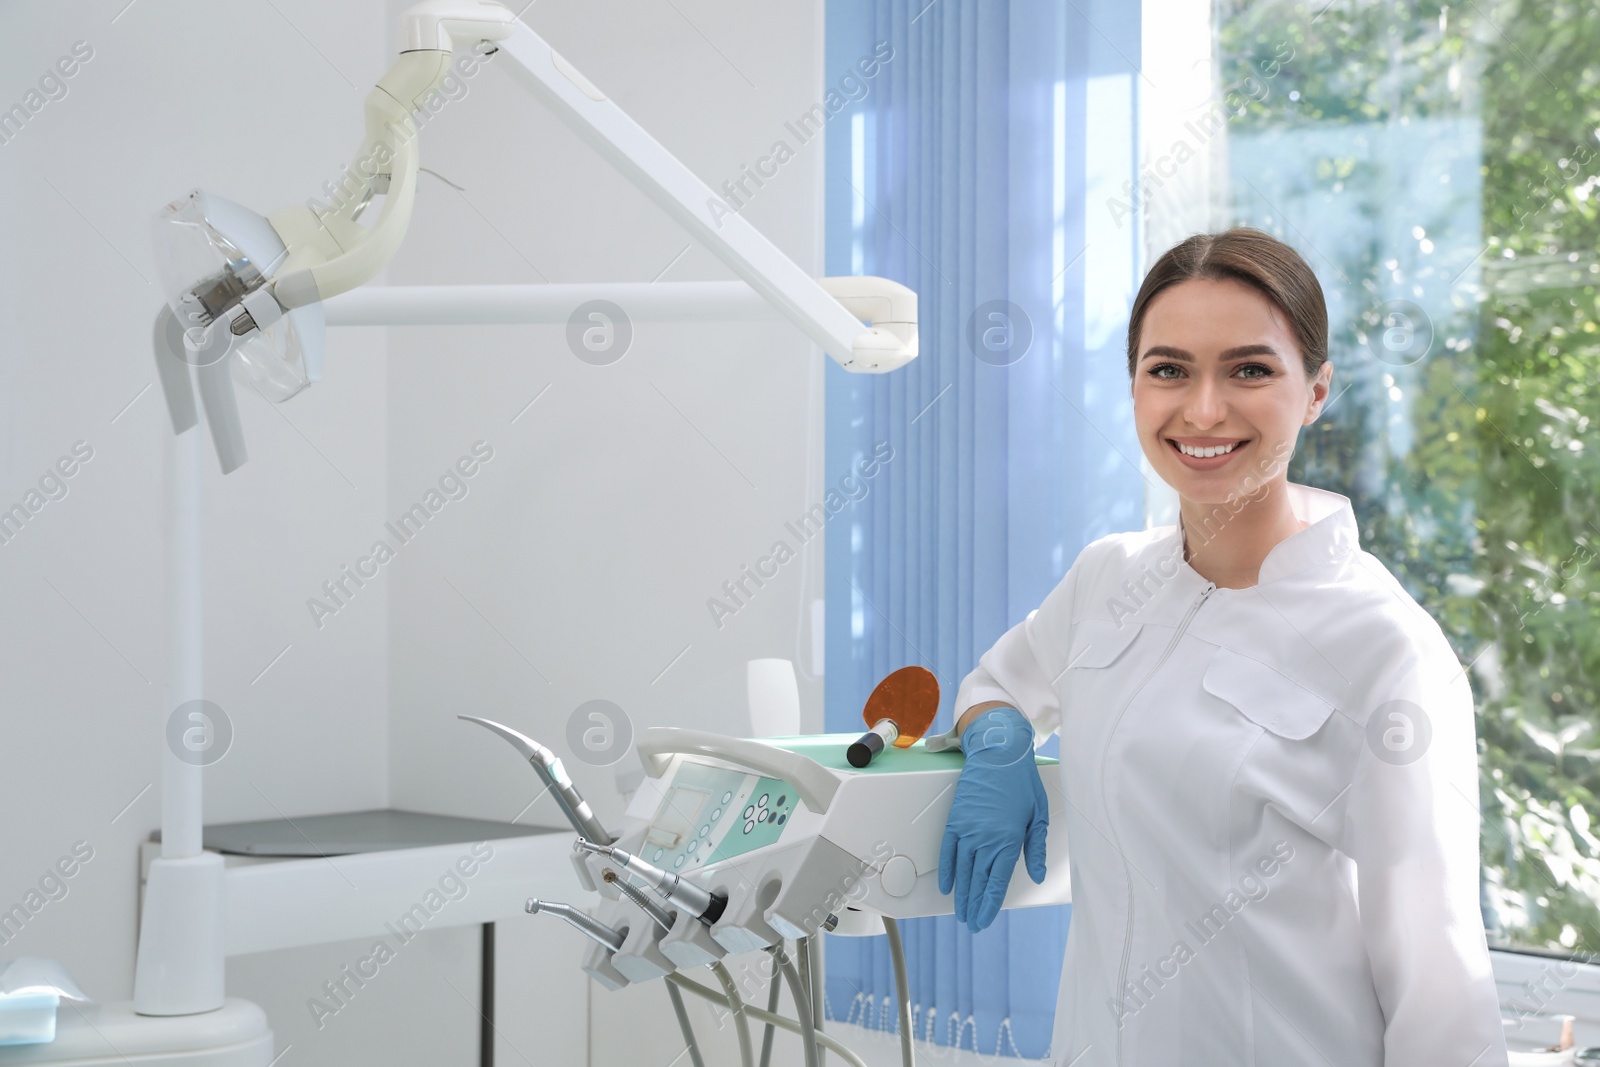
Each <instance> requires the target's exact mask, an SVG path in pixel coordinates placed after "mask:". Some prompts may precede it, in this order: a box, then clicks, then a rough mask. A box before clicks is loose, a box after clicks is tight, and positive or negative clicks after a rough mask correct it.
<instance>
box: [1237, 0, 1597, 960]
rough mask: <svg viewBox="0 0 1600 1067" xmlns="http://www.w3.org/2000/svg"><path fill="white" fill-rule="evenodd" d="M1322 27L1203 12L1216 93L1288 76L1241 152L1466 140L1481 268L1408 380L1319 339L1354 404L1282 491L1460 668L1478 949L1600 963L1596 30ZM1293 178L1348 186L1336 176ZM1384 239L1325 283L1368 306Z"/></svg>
mask: <svg viewBox="0 0 1600 1067" xmlns="http://www.w3.org/2000/svg"><path fill="white" fill-rule="evenodd" d="M1319 6H1320V5H1315V4H1313V5H1305V4H1303V3H1300V2H1298V0H1219V5H1218V18H1219V37H1220V57H1221V60H1220V61H1221V71H1220V74H1221V80H1222V84H1224V85H1233V84H1240V83H1244V84H1246V85H1248V84H1249V83H1248V82H1244V80H1245V79H1249V78H1251V77H1257V78H1259V77H1260V76H1261V73H1262V72H1265V71H1266V70H1268V69H1269V68H1267V67H1263V66H1262V65H1261V64H1262V63H1263V62H1269V63H1270V62H1271V61H1272V57H1273V55H1274V54H1275V47H1276V46H1277V45H1278V44H1279V43H1280V42H1288V43H1289V45H1290V46H1292V48H1293V54H1294V58H1293V59H1292V60H1290V61H1289V62H1288V63H1287V64H1286V65H1285V66H1284V68H1283V69H1282V70H1281V71H1280V72H1277V73H1276V74H1274V75H1273V76H1272V77H1271V78H1270V80H1268V81H1266V82H1265V85H1266V87H1267V91H1265V92H1261V93H1251V92H1248V91H1246V92H1244V93H1243V94H1242V95H1243V96H1244V99H1243V100H1242V102H1241V106H1240V107H1238V108H1237V109H1236V112H1235V115H1234V117H1233V129H1234V131H1235V132H1250V133H1273V132H1287V131H1295V130H1303V129H1306V128H1308V127H1315V126H1319V125H1326V124H1346V125H1348V124H1356V123H1367V124H1397V123H1398V124H1402V125H1403V124H1405V123H1408V122H1413V121H1416V120H1418V119H1422V118H1451V117H1456V118H1462V117H1464V118H1468V119H1473V120H1476V121H1478V122H1479V123H1481V130H1482V154H1483V159H1482V203H1481V215H1480V225H1481V228H1482V237H1481V245H1482V251H1481V254H1480V255H1479V257H1478V259H1477V260H1476V261H1474V263H1473V264H1472V265H1471V266H1470V268H1469V269H1467V270H1465V271H1464V272H1463V274H1462V276H1461V278H1460V279H1459V281H1458V282H1454V283H1453V284H1452V288H1451V292H1450V294H1449V295H1450V298H1451V303H1452V305H1453V306H1454V307H1455V308H1456V309H1457V312H1456V315H1455V317H1454V319H1453V320H1452V321H1449V322H1435V323H1434V326H1435V344H1434V346H1433V348H1432V350H1431V351H1430V352H1429V355H1428V356H1427V358H1426V359H1425V360H1423V361H1422V362H1421V363H1420V364H1419V365H1417V366H1415V367H1409V368H1405V371H1404V372H1403V373H1402V372H1398V371H1395V370H1394V369H1393V368H1391V367H1387V366H1385V365H1384V364H1383V363H1382V362H1380V361H1373V360H1367V361H1366V362H1365V363H1363V362H1362V361H1361V360H1359V359H1356V358H1354V356H1355V355H1356V354H1357V353H1359V352H1360V351H1361V350H1362V348H1363V345H1364V344H1365V343H1366V338H1365V333H1366V332H1367V331H1368V330H1370V329H1371V328H1372V327H1373V326H1374V324H1373V323H1371V322H1361V321H1355V322H1348V323H1342V322H1334V323H1332V338H1331V342H1332V343H1331V347H1332V349H1333V352H1334V364H1335V376H1336V380H1337V379H1338V376H1339V374H1340V372H1341V371H1344V372H1345V378H1346V379H1347V380H1348V381H1349V385H1350V391H1349V394H1348V395H1347V396H1346V397H1344V398H1343V399H1342V400H1341V401H1340V402H1339V403H1337V404H1335V405H1334V406H1333V407H1332V408H1331V409H1330V411H1329V417H1328V418H1327V419H1325V420H1323V421H1321V422H1319V423H1318V424H1316V425H1315V426H1314V427H1312V430H1314V431H1315V432H1308V434H1307V435H1306V438H1305V440H1304V441H1303V444H1302V447H1301V449H1300V453H1299V454H1298V455H1297V458H1296V463H1295V467H1293V468H1291V472H1290V473H1291V477H1293V478H1295V480H1298V481H1305V482H1308V483H1310V484H1313V485H1321V486H1326V487H1328V488H1331V489H1335V490H1337V491H1339V492H1343V493H1345V494H1346V495H1348V496H1349V497H1351V499H1352V501H1353V502H1354V504H1355V507H1356V513H1357V517H1358V519H1359V521H1360V524H1361V535H1362V542H1363V545H1364V546H1365V547H1366V548H1367V549H1368V550H1369V551H1371V552H1372V553H1373V554H1374V555H1376V556H1377V557H1378V558H1379V559H1381V560H1383V561H1384V563H1385V564H1387V565H1388V566H1389V568H1390V569H1391V570H1392V571H1394V572H1395V574H1396V576H1397V577H1399V579H1400V580H1401V582H1402V583H1403V584H1404V585H1405V586H1406V588H1407V589H1408V590H1409V591H1410V592H1411V593H1412V595H1413V596H1415V597H1416V598H1417V600H1418V601H1419V602H1421V603H1422V604H1423V606H1424V607H1426V608H1427V609H1428V610H1429V611H1430V612H1431V613H1432V614H1433V615H1434V617H1435V618H1436V619H1438V620H1439V622H1440V625H1441V626H1442V627H1443V628H1444V630H1445V632H1446V633H1447V634H1448V635H1449V637H1450V639H1451V641H1452V643H1453V644H1454V646H1455V648H1456V651H1457V653H1458V655H1459V656H1460V657H1461V659H1462V662H1463V663H1464V664H1466V663H1471V664H1472V667H1471V670H1472V678H1473V688H1474V691H1475V692H1476V694H1477V699H1478V737H1479V748H1480V752H1481V757H1482V758H1481V770H1482V779H1481V783H1482V791H1481V803H1482V810H1483V834H1482V839H1483V863H1484V903H1485V920H1486V923H1487V924H1488V926H1489V930H1490V938H1491V940H1492V941H1494V942H1496V943H1499V944H1505V945H1508V946H1512V945H1515V946H1530V947H1537V948H1542V949H1553V950H1557V951H1568V950H1570V951H1573V952H1588V953H1593V952H1600V837H1597V836H1596V834H1595V832H1593V831H1594V829H1595V828H1594V827H1593V826H1592V824H1591V818H1592V817H1596V816H1600V730H1597V729H1596V728H1597V726H1600V578H1597V568H1600V456H1597V455H1596V453H1597V451H1600V442H1596V441H1595V439H1594V431H1595V429H1596V425H1597V424H1600V396H1597V391H1600V382H1597V381H1596V377H1597V373H1600V288H1597V287H1600V255H1597V251H1596V250H1597V249H1600V211H1597V208H1600V141H1597V130H1600V60H1597V57H1600V18H1596V17H1595V16H1594V13H1593V10H1592V8H1590V6H1589V3H1588V0H1579V2H1572V0H1499V2H1475V3H1471V4H1466V5H1463V6H1461V7H1457V6H1454V5H1449V4H1439V3H1420V2H1418V3H1406V2H1396V3H1391V4H1385V5H1379V4H1372V3H1365V2H1351V0H1336V2H1335V3H1333V4H1331V5H1330V6H1328V7H1327V8H1325V9H1322V10H1321V12H1320V14H1319V13H1318V7H1319ZM1278 54H1281V49H1279V50H1278ZM1291 94H1293V97H1294V98H1291ZM1305 166H1306V168H1307V170H1308V173H1307V175H1306V180H1307V181H1308V182H1320V183H1322V184H1323V185H1325V186H1327V187H1329V188H1333V189H1338V188H1340V185H1339V184H1338V183H1343V182H1352V183H1359V182H1360V181H1361V180H1362V174H1361V173H1360V170H1361V168H1360V166H1359V165H1358V163H1357V162H1356V161H1353V160H1341V159H1321V160H1308V161H1306V162H1305ZM1431 177H1432V176H1431V175H1428V174H1425V173H1419V174H1416V175H1414V176H1413V178H1412V180H1414V181H1417V182H1426V181H1428V180H1430V178H1431ZM1241 180H1243V179H1241V177H1239V176H1237V175H1236V176H1235V177H1234V182H1235V183H1236V184H1237V183H1238V182H1240V181H1241ZM1240 221H1246V220H1244V219H1241V220H1240ZM1290 221H1291V222H1292V221H1293V220H1290ZM1286 236H1290V239H1291V240H1292V239H1293V238H1292V235H1286ZM1429 236H1430V238H1434V239H1437V240H1440V242H1441V244H1442V242H1443V239H1444V238H1445V237H1447V236H1448V235H1438V236H1437V237H1435V235H1432V234H1430V235H1429ZM1386 240H1387V241H1389V242H1391V243H1392V241H1393V238H1392V237H1387V238H1386V237H1385V236H1384V235H1383V234H1382V233H1381V231H1379V230H1378V229H1377V227H1376V226H1375V227H1374V241H1373V242H1372V245H1371V247H1370V248H1369V249H1368V250H1367V251H1366V253H1364V258H1363V259H1361V260H1359V261H1355V262H1342V263H1340V264H1339V267H1340V271H1341V278H1340V279H1335V280H1334V283H1335V284H1344V285H1346V286H1347V287H1348V288H1349V289H1350V290H1351V292H1352V294H1353V295H1355V296H1357V297H1359V295H1360V294H1361V293H1363V292H1365V293H1377V292H1382V291H1384V290H1383V285H1384V284H1385V283H1386V282H1387V281H1389V280H1392V278H1394V277H1397V272H1396V271H1395V270H1394V268H1393V266H1392V263H1393V258H1392V257H1393V256H1394V255H1395V254H1396V252H1397V250H1396V249H1392V248H1389V247H1385V241H1386ZM1402 258H1404V257H1403V256H1402ZM1386 276H1388V277H1386ZM1407 280H1408V281H1409V279H1407ZM1329 281H1330V279H1329V278H1328V277H1326V275H1325V276H1324V282H1325V284H1328V283H1329ZM1354 306H1360V304H1359V301H1358V302H1357V303H1356V304H1355V305H1354ZM1441 342H1442V343H1441ZM1341 353H1342V354H1344V355H1345V356H1348V357H1350V358H1344V359H1342V358H1341ZM1385 375H1387V376H1388V378H1387V380H1385V378H1384V376H1385ZM1395 389H1404V390H1405V391H1406V392H1407V393H1408V394H1409V398H1410V407H1409V416H1408V418H1407V420H1406V425H1405V428H1404V434H1405V445H1404V447H1401V446H1400V445H1399V444H1398V443H1397V442H1398V440H1399V439H1397V438H1396V437H1395V436H1394V435H1395V433H1396V430H1395V428H1394V426H1393V425H1392V423H1391V421H1390V420H1389V419H1388V418H1387V415H1386V397H1385V393H1386V392H1390V391H1393V390H1395Z"/></svg>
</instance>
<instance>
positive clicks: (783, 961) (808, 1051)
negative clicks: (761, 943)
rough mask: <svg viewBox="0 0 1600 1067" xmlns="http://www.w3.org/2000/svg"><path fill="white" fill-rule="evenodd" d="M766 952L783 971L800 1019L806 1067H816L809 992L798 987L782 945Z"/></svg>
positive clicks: (792, 966) (792, 965) (798, 977)
mask: <svg viewBox="0 0 1600 1067" xmlns="http://www.w3.org/2000/svg"><path fill="white" fill-rule="evenodd" d="M767 951H768V952H770V953H772V957H773V959H775V960H777V961H778V967H779V969H780V970H782V971H783V981H784V983H785V984H786V985H788V987H789V996H790V997H791V998H792V999H793V1000H794V1013H795V1015H796V1016H798V1017H799V1019H800V1043H801V1046H802V1051H803V1052H804V1053H805V1057H806V1067H817V1036H818V1035H817V1028H816V1025H815V1021H814V1020H813V1019H812V1018H811V991H810V990H809V989H802V988H801V987H800V975H799V974H798V973H797V972H796V971H795V969H794V964H793V963H791V962H789V957H788V955H787V954H786V953H785V952H784V951H783V946H782V945H774V946H772V947H771V948H769V949H768V950H767Z"/></svg>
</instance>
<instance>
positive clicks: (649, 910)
mask: <svg viewBox="0 0 1600 1067" xmlns="http://www.w3.org/2000/svg"><path fill="white" fill-rule="evenodd" d="M600 877H601V878H602V879H604V880H605V882H606V884H607V885H614V886H616V887H617V889H618V890H619V891H620V892H621V893H622V895H623V896H625V897H627V898H628V899H629V900H631V901H633V902H634V903H635V904H637V905H639V910H641V911H643V912H644V913H645V914H646V915H648V916H650V918H651V919H653V920H655V924H656V925H657V926H659V927H661V929H663V930H670V929H672V920H673V919H675V918H676V917H677V916H675V915H673V913H672V912H670V911H668V910H667V909H666V908H663V907H662V906H661V905H660V903H659V902H657V901H654V900H651V899H650V894H649V893H647V892H645V891H644V890H643V889H640V888H639V887H638V886H636V885H634V884H633V883H632V882H629V881H627V880H626V879H624V878H623V877H622V876H621V875H620V874H618V873H617V872H616V871H614V870H612V869H611V868H610V867H607V868H606V869H605V873H603V874H602V875H600Z"/></svg>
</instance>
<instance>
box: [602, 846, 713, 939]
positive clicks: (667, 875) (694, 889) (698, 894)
mask: <svg viewBox="0 0 1600 1067" xmlns="http://www.w3.org/2000/svg"><path fill="white" fill-rule="evenodd" d="M578 847H579V848H581V849H583V850H584V851H585V852H593V853H595V854H596V855H599V856H604V857H605V858H606V859H608V860H610V861H611V862H612V863H614V864H616V865H617V866H618V867H621V868H622V869H623V870H625V871H627V872H628V873H629V874H631V875H634V876H635V877H637V878H639V879H641V880H642V881H644V883H645V884H646V885H648V886H650V888H651V889H654V890H655V891H656V892H658V893H660V894H661V895H662V896H663V897H665V898H666V901H667V903H668V904H671V905H672V906H673V907H675V908H677V909H678V910H679V911H681V912H684V913H686V914H688V915H693V916H694V917H695V918H696V919H699V920H700V921H701V922H703V923H705V924H706V925H707V926H710V925H711V924H712V923H714V922H716V921H717V920H718V919H720V918H722V909H724V908H726V907H727V906H728V897H727V894H725V893H714V892H711V891H710V890H707V889H701V888H700V887H699V886H697V885H695V884H694V883H693V882H690V881H688V880H686V879H683V878H679V877H678V876H677V875H675V874H673V873H672V872H670V871H664V870H662V869H661V868H660V867H657V866H655V865H654V864H650V863H646V862H645V861H644V860H642V859H640V858H639V857H638V856H635V855H633V854H632V853H629V852H624V851H622V849H620V848H612V847H611V846H610V845H597V844H595V843H594V842H593V841H587V840H581V841H579V842H578Z"/></svg>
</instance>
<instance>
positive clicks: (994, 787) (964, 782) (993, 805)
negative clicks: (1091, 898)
mask: <svg viewBox="0 0 1600 1067" xmlns="http://www.w3.org/2000/svg"><path fill="white" fill-rule="evenodd" d="M961 750H962V751H963V752H965V753H966V757H967V762H966V766H965V767H963V768H962V769H961V778H960V779H959V780H958V781H957V782H956V795H955V799H954V800H953V801H952V802H951V804H950V817H949V819H948V820H946V822H945V827H944V844H943V845H942V846H941V847H940V849H939V892H941V893H948V892H950V890H951V888H952V887H954V889H955V892H956V899H955V905H956V919H957V920H958V921H960V922H964V923H966V924H967V929H969V930H971V931H972V932H973V933H977V932H978V931H979V930H982V929H983V928H984V927H986V926H988V925H989V924H990V923H992V922H994V919H995V916H996V915H999V914H1000V904H1001V902H1002V901H1003V900H1005V896H1006V887H1007V886H1009V885H1010V884H1011V872H1012V870H1013V869H1014V868H1015V867H1016V865H1017V857H1018V855H1020V854H1022V853H1023V851H1024V849H1026V852H1027V866H1028V876H1029V877H1031V878H1032V879H1033V880H1034V881H1035V882H1043V881H1044V839H1045V833H1046V831H1047V830H1048V829H1049V827H1050V803H1049V801H1048V800H1047V799H1046V797H1045V793H1044V783H1043V782H1042V781H1040V780H1039V768H1038V765H1037V764H1035V763H1034V760H1033V724H1032V723H1030V722H1029V721H1028V720H1027V718H1025V717H1024V716H1023V714H1022V712H1020V711H1018V710H1017V709H1016V708H990V709H989V710H988V711H986V712H984V713H983V714H982V715H979V716H978V717H977V718H976V719H973V720H972V722H970V723H968V724H967V728H966V729H965V730H963V731H962V733H961Z"/></svg>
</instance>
